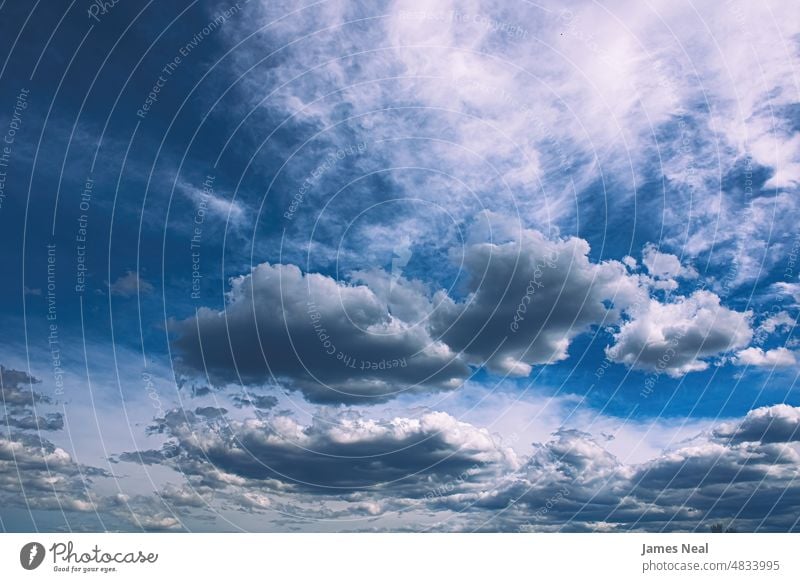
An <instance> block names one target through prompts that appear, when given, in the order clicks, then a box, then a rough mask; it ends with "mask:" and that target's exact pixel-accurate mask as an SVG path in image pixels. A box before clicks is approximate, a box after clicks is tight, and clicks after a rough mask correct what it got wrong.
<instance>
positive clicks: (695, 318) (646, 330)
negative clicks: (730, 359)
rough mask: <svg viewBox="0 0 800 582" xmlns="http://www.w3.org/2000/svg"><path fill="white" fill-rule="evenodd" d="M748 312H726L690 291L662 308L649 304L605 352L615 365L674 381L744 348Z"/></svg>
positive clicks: (710, 296)
mask: <svg viewBox="0 0 800 582" xmlns="http://www.w3.org/2000/svg"><path fill="white" fill-rule="evenodd" d="M751 315H752V314H751V313H750V312H746V313H740V312H737V311H732V310H731V309H728V308H727V307H724V306H723V305H721V304H720V299H719V297H718V296H717V295H715V294H714V293H711V292H710V291H704V290H700V291H695V292H694V293H692V294H691V295H690V296H688V297H678V298H675V299H673V300H672V301H670V302H668V303H661V302H659V301H658V300H655V299H650V300H648V301H647V302H645V303H644V305H642V306H640V307H637V308H636V309H634V310H632V315H631V319H630V320H629V321H627V322H625V323H624V324H622V326H621V327H620V329H619V331H618V332H617V333H615V334H614V344H613V345H612V346H611V347H610V348H607V349H606V353H607V355H608V356H609V357H610V358H611V359H612V360H613V361H616V362H620V363H624V364H626V365H627V366H630V367H632V368H635V369H640V370H645V371H648V372H657V373H661V372H663V373H666V374H668V375H669V376H673V377H680V376H683V375H684V374H686V373H688V372H696V371H701V370H705V369H706V368H708V365H709V364H708V360H709V359H710V358H713V357H715V356H720V355H723V354H724V353H726V352H728V351H731V350H736V349H740V348H743V347H745V346H746V345H747V344H748V343H749V342H750V339H751V338H752V335H753V332H752V330H751V328H750V318H751Z"/></svg>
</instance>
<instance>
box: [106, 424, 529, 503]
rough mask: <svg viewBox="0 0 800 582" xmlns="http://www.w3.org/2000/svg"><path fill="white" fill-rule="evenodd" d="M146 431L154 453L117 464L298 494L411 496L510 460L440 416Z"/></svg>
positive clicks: (473, 431)
mask: <svg viewBox="0 0 800 582" xmlns="http://www.w3.org/2000/svg"><path fill="white" fill-rule="evenodd" d="M151 432H152V433H153V434H164V435H167V436H168V437H169V441H168V442H167V443H166V444H165V445H164V449H163V450H162V451H155V450H149V451H143V452H141V453H137V452H134V453H123V454H122V455H119V456H118V457H117V460H119V461H134V462H140V463H146V464H152V463H165V464H169V465H171V466H173V467H175V468H177V469H178V470H180V471H181V472H182V473H184V474H186V475H193V476H201V477H205V476H206V474H207V473H211V472H213V471H217V472H220V473H222V474H223V475H224V474H227V475H229V476H230V477H232V478H239V479H244V480H247V481H248V482H251V483H261V484H262V485H261V486H263V487H266V488H267V489H269V488H271V487H272V488H275V485H274V484H275V483H280V484H281V485H280V486H278V487H277V488H278V489H286V488H290V489H291V490H294V491H299V492H316V493H325V492H329V493H331V494H342V493H348V492H354V491H358V490H361V489H381V490H385V491H387V492H388V491H392V492H395V494H398V492H400V491H402V492H404V493H403V495H409V496H411V497H417V496H420V495H424V492H425V491H426V490H428V489H431V488H433V487H434V486H435V485H436V484H437V483H439V484H441V483H443V482H447V481H449V480H452V479H453V478H455V477H456V476H457V475H459V474H460V473H461V472H463V471H468V470H470V469H474V468H475V466H477V467H478V468H480V470H481V471H482V472H485V471H488V470H489V468H492V470H497V469H498V468H499V467H503V468H504V469H506V470H507V469H508V468H509V467H511V466H513V465H514V463H515V462H516V457H515V456H514V454H513V451H511V449H507V448H503V447H500V446H499V445H498V444H497V443H496V442H495V439H494V438H493V437H492V435H490V434H489V432H488V431H486V430H482V429H478V428H475V427H473V426H471V425H469V424H466V423H463V422H459V421H457V420H456V419H454V418H453V417H452V416H450V415H448V414H445V413H427V414H423V415H422V416H421V417H419V418H416V419H414V418H394V419H392V420H384V421H381V420H371V419H364V418H361V417H359V416H356V415H347V414H342V415H340V416H334V417H330V418H328V417H323V418H317V419H315V420H314V422H313V423H312V424H310V425H308V426H304V425H301V424H299V423H298V422H297V421H295V420H294V419H292V418H291V417H288V416H274V417H271V418H263V419H250V420H246V421H244V422H239V421H230V422H224V423H223V422H220V421H219V419H214V418H208V417H206V418H200V417H198V416H197V415H194V414H192V413H188V414H184V413H183V412H181V411H177V410H175V411H170V412H169V413H167V414H166V415H165V417H164V418H163V419H160V420H159V421H158V422H157V423H156V424H155V425H154V426H153V428H152V431H151ZM140 455H141V458H139V456H140ZM218 478H219V482H220V483H229V482H230V479H228V478H222V477H219V476H218ZM270 483H272V484H273V485H270Z"/></svg>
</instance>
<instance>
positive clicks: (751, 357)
mask: <svg viewBox="0 0 800 582" xmlns="http://www.w3.org/2000/svg"><path fill="white" fill-rule="evenodd" d="M734 362H735V363H736V364H737V365H739V366H755V367H757V368H767V367H769V368H782V367H789V366H794V365H796V364H797V357H796V356H795V353H794V352H793V351H791V350H789V349H787V348H774V349H771V350H763V349H761V348H758V347H752V348H747V349H744V350H741V351H740V352H737V354H736V356H735V358H734Z"/></svg>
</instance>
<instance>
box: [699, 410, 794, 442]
mask: <svg viewBox="0 0 800 582" xmlns="http://www.w3.org/2000/svg"><path fill="white" fill-rule="evenodd" d="M713 434H714V436H715V437H716V438H718V439H721V440H724V441H729V442H732V443H741V442H760V443H789V442H794V441H800V408H798V407H795V406H789V405H788V404H776V405H774V406H762V407H761V408H756V409H754V410H751V411H750V412H748V413H747V415H746V416H745V417H744V419H742V420H741V421H740V422H738V423H726V424H721V425H720V426H718V427H717V428H716V429H714V431H713Z"/></svg>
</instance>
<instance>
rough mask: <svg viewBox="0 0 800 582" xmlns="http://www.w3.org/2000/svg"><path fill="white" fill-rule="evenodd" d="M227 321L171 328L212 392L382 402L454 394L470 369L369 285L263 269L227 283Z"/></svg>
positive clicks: (215, 314)
mask: <svg viewBox="0 0 800 582" xmlns="http://www.w3.org/2000/svg"><path fill="white" fill-rule="evenodd" d="M231 285H232V288H231V291H230V292H229V294H228V302H227V305H226V307H225V309H224V310H223V311H214V310H211V309H207V308H202V309H200V310H199V311H198V315H197V317H196V318H194V317H193V318H190V319H187V320H184V321H180V322H176V323H175V324H174V325H173V326H172V329H173V331H174V332H176V333H177V334H178V337H177V339H176V340H175V346H176V347H177V348H178V350H179V351H180V354H181V357H182V364H183V365H184V366H185V367H187V368H188V369H189V370H193V371H195V373H196V372H197V371H202V372H203V373H206V372H207V373H208V376H209V377H210V379H211V380H212V381H214V382H216V383H218V384H219V383H223V384H224V383H239V382H242V383H244V384H251V385H261V384H265V383H267V382H269V381H270V380H276V381H279V382H280V381H285V382H286V386H287V387H289V388H292V389H297V390H301V391H302V392H303V395H304V396H306V398H308V399H309V400H312V401H321V402H324V401H353V400H367V401H369V400H372V401H380V400H386V399H387V398H389V397H391V396H393V395H396V394H398V393H400V392H414V391H419V390H425V389H431V388H436V389H453V388H456V387H458V386H459V385H460V384H461V382H462V381H463V379H464V378H465V377H466V376H467V375H468V373H469V369H468V367H467V366H466V364H464V363H463V362H462V361H460V359H459V358H458V356H457V354H456V353H454V352H453V351H452V350H450V348H449V347H448V346H447V345H445V344H443V343H442V342H440V341H436V340H435V339H433V338H432V337H431V336H430V335H429V333H428V331H427V330H426V328H425V327H424V326H422V325H413V324H408V323H406V322H404V321H402V320H400V319H398V318H396V317H394V316H393V315H392V314H391V313H390V312H389V307H388V306H387V304H386V303H385V302H384V301H382V300H381V299H380V298H379V297H378V296H377V295H376V294H375V293H374V292H373V291H372V289H370V288H369V287H368V286H366V285H349V284H346V283H342V282H339V281H336V280H334V279H333V278H331V277H327V276H325V275H321V274H317V273H308V274H305V273H302V272H301V271H300V269H299V268H297V267H296V266H294V265H271V264H269V263H264V264H261V265H258V266H257V267H255V268H253V270H252V272H251V273H249V274H248V275H244V276H240V277H236V278H234V279H233V280H232V281H231Z"/></svg>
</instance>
